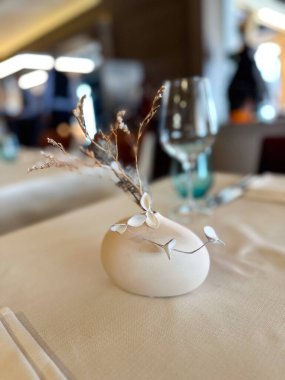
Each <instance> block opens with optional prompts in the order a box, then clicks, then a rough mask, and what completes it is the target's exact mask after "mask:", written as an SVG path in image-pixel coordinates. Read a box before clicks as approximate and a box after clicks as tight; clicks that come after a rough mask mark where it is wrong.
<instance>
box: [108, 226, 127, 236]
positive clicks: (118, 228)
mask: <svg viewBox="0 0 285 380" xmlns="http://www.w3.org/2000/svg"><path fill="white" fill-rule="evenodd" d="M127 228H128V226H127V225H126V224H113V225H112V226H111V228H110V230H111V231H113V232H118V233H119V234H123V233H124V232H126V230H127Z"/></svg>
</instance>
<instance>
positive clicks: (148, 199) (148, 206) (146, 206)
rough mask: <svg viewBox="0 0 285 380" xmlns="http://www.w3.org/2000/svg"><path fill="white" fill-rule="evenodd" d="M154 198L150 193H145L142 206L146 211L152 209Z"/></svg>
mask: <svg viewBox="0 0 285 380" xmlns="http://www.w3.org/2000/svg"><path fill="white" fill-rule="evenodd" d="M151 205H152V200H151V196H150V195H149V193H143V195H142V197H141V206H142V208H143V209H144V210H145V211H148V210H151Z"/></svg>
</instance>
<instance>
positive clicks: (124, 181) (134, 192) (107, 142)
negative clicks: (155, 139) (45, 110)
mask: <svg viewBox="0 0 285 380" xmlns="http://www.w3.org/2000/svg"><path fill="white" fill-rule="evenodd" d="M163 91H164V88H163V87H161V88H160V89H159V90H158V92H157V94H156V96H155V98H154V100H153V102H152V106H151V110H150V111H149V113H148V114H147V115H146V117H145V118H144V120H143V121H142V122H141V123H140V124H139V129H138V133H137V135H135V134H134V133H131V131H130V130H129V128H128V126H127V125H126V124H125V122H124V116H125V111H120V112H118V113H117V115H116V120H115V124H114V125H113V126H111V127H110V130H109V133H104V132H103V131H102V130H99V131H98V132H97V133H96V134H95V136H94V138H91V136H90V135H89V133H88V130H87V128H86V122H85V118H84V112H83V105H84V100H85V96H83V97H82V98H81V99H80V100H79V102H78V104H77V106H76V108H75V109H74V110H73V114H74V116H75V118H76V119H77V122H78V124H79V127H80V128H81V130H82V133H83V134H84V136H85V137H86V139H87V140H88V141H89V142H90V145H89V146H88V147H84V148H81V152H82V153H83V154H84V155H85V156H86V157H88V159H89V160H91V161H90V162H91V163H86V162H82V161H81V160H80V159H79V158H77V157H73V156H71V155H69V154H68V153H67V152H66V150H65V149H64V147H63V145H62V144H60V143H57V142H56V141H54V140H53V139H50V138H48V143H49V144H50V145H52V146H53V147H55V148H57V149H59V151H60V152H61V153H62V154H63V155H64V157H65V158H66V157H67V158H68V159H63V160H62V159H59V158H57V157H55V156H54V155H53V154H50V153H45V152H42V155H43V156H44V158H45V161H43V162H41V163H38V164H36V165H34V166H33V167H31V168H30V169H29V170H28V172H31V171H34V170H39V169H46V168H50V167H57V168H68V169H69V170H78V169H79V168H80V167H81V166H82V165H85V166H92V167H100V168H104V169H107V170H110V171H112V172H113V174H114V175H115V177H116V178H117V182H115V183H116V185H117V186H118V187H120V188H121V189H122V190H123V191H125V192H127V193H129V194H130V195H131V196H132V197H133V198H134V200H135V202H136V203H137V204H138V205H139V206H140V207H141V205H140V199H141V197H142V195H143V186H142V181H141V178H140V173H139V168H138V147H139V143H140V139H141V137H142V133H143V130H144V129H145V128H146V126H147V125H148V124H149V122H150V120H151V119H152V118H153V116H154V115H155V114H156V112H157V109H158V107H159V100H160V98H161V97H162V94H163ZM119 131H121V132H123V133H125V134H126V135H127V136H128V139H129V140H130V141H131V142H132V143H133V151H134V156H135V169H130V168H125V167H124V166H123V165H122V164H121V162H120V155H119V146H118V133H119Z"/></svg>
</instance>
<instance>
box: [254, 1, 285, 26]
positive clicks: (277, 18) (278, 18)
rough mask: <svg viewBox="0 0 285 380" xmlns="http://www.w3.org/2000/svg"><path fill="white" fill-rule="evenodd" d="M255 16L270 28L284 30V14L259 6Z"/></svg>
mask: <svg viewBox="0 0 285 380" xmlns="http://www.w3.org/2000/svg"><path fill="white" fill-rule="evenodd" d="M257 17H258V18H259V20H260V21H261V22H263V23H264V24H266V25H267V26H271V27H272V28H278V29H282V30H285V14H284V13H281V12H278V11H275V10H274V9H271V8H266V7H264V8H261V9H259V11H258V12H257Z"/></svg>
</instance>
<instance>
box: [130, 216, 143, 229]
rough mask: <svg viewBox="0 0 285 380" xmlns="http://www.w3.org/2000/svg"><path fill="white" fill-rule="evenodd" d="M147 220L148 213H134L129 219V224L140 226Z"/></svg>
mask: <svg viewBox="0 0 285 380" xmlns="http://www.w3.org/2000/svg"><path fill="white" fill-rule="evenodd" d="M145 220H146V215H144V214H138V215H134V216H132V217H131V218H130V219H129V220H128V225H129V226H131V227H140V226H142V225H143V224H144V222H145Z"/></svg>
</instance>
